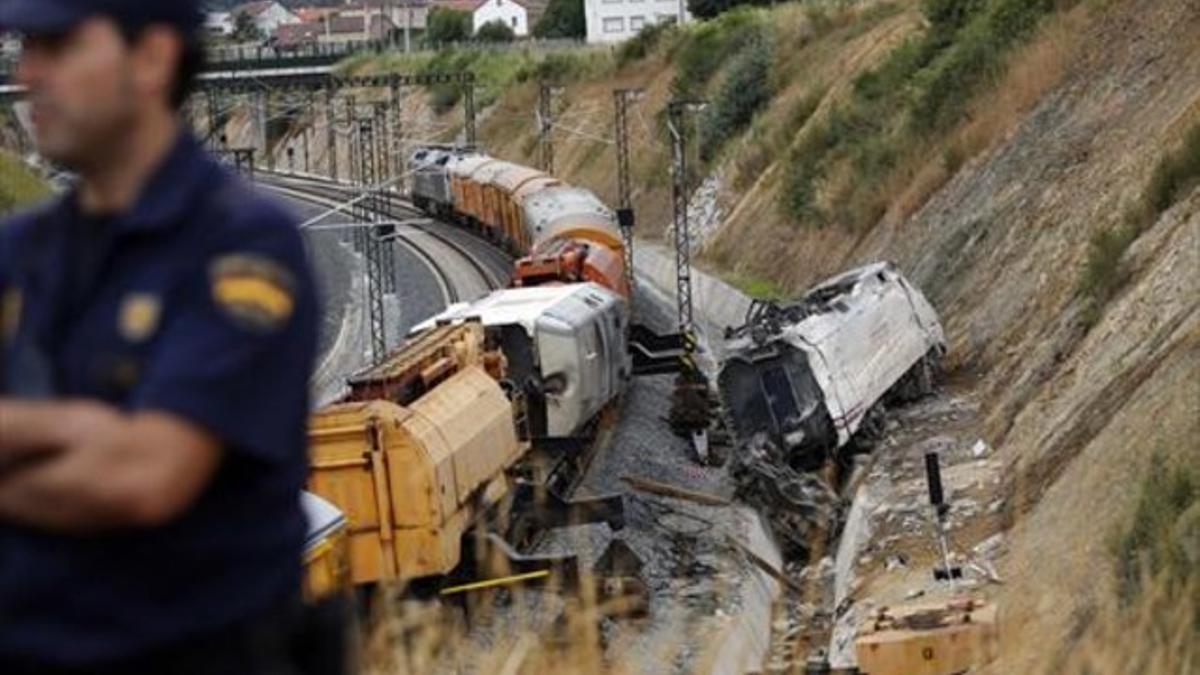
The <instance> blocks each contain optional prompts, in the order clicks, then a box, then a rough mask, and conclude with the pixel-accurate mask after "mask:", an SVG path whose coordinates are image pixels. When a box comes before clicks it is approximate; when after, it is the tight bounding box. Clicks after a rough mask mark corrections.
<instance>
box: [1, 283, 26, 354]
mask: <svg viewBox="0 0 1200 675" xmlns="http://www.w3.org/2000/svg"><path fill="white" fill-rule="evenodd" d="M23 307H24V302H23V298H22V297H21V291H20V290H18V289H16V288H10V289H8V290H6V291H4V293H3V294H0V338H4V340H5V341H11V340H13V339H15V338H16V337H17V330H18V329H20V327H21V310H22V308H23Z"/></svg>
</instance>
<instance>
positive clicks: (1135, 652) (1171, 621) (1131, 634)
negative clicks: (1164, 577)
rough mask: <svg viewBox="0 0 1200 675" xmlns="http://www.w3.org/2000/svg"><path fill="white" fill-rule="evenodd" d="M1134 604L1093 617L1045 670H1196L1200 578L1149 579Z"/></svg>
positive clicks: (1121, 673)
mask: <svg viewBox="0 0 1200 675" xmlns="http://www.w3.org/2000/svg"><path fill="white" fill-rule="evenodd" d="M1150 588H1151V589H1152V590H1151V592H1150V593H1148V594H1146V595H1145V596H1143V597H1142V599H1141V600H1140V601H1139V602H1138V603H1137V604H1136V605H1134V606H1133V607H1131V608H1129V609H1127V610H1125V611H1120V610H1112V611H1110V612H1108V613H1105V614H1104V615H1103V616H1100V617H1097V618H1093V619H1092V620H1091V621H1090V622H1089V624H1088V627H1087V628H1086V629H1084V630H1085V632H1084V635H1083V637H1082V639H1081V640H1080V641H1079V642H1078V643H1077V645H1076V646H1075V647H1074V648H1073V649H1072V650H1071V653H1070V655H1068V656H1067V657H1066V658H1065V659H1062V660H1058V659H1056V660H1055V661H1054V662H1051V663H1046V664H1045V665H1044V666H1043V667H1042V668H1041V669H1040V670H1039V671H1038V672H1042V673H1045V674H1046V675H1132V674H1135V673H1138V674H1144V675H1192V674H1194V673H1197V672H1200V581H1198V580H1196V579H1193V580H1192V582H1191V583H1190V584H1189V585H1188V586H1186V587H1185V588H1183V589H1179V588H1173V587H1171V586H1170V585H1169V584H1166V583H1162V582H1160V583H1157V584H1150Z"/></svg>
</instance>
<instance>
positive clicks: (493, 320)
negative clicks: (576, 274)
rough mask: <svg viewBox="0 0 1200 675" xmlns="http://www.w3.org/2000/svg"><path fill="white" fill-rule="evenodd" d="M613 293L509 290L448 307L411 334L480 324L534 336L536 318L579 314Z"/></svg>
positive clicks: (587, 286) (599, 289) (576, 288)
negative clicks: (516, 329) (446, 326)
mask: <svg viewBox="0 0 1200 675" xmlns="http://www.w3.org/2000/svg"><path fill="white" fill-rule="evenodd" d="M616 297H617V296H616V294H614V293H613V292H612V291H609V290H608V289H606V288H604V287H603V286H600V285H599V284H595V283H591V282H589V283H582V284H564V285H558V286H535V287H532V288H509V289H505V290H501V291H496V292H494V293H492V294H491V295H488V296H487V297H484V298H480V299H479V300H476V301H475V302H471V303H459V304H457V305H451V306H450V307H449V308H447V309H446V311H444V312H442V313H441V314H439V315H437V316H434V317H432V318H430V319H428V320H427V321H425V322H423V323H421V324H419V325H417V326H416V327H414V328H413V330H412V333H410V335H411V334H415V333H421V332H424V331H427V330H430V329H432V328H434V327H436V326H438V325H444V324H454V323H460V322H464V321H479V322H481V323H482V324H483V325H485V326H508V325H520V326H522V327H523V328H524V329H525V330H526V332H528V333H529V334H531V335H532V334H533V331H534V330H535V328H536V324H537V321H538V319H540V318H542V317H543V316H545V315H546V314H548V313H551V314H578V313H579V312H580V311H582V310H586V309H587V308H596V307H601V306H604V305H605V304H608V303H610V302H613V301H614V299H615V298H616Z"/></svg>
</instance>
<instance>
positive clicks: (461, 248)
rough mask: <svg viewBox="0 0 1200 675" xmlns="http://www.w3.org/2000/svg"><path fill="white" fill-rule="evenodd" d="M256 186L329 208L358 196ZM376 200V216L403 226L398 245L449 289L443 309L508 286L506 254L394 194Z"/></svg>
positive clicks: (300, 183) (315, 184)
mask: <svg viewBox="0 0 1200 675" xmlns="http://www.w3.org/2000/svg"><path fill="white" fill-rule="evenodd" d="M259 181H260V183H262V184H263V185H264V186H266V187H268V188H270V189H272V190H274V191H276V192H281V193H283V194H287V195H290V196H293V197H295V198H298V199H303V200H305V201H309V202H313V203H318V204H321V205H323V206H327V207H329V208H333V207H336V206H340V205H342V204H345V203H346V202H347V201H349V200H351V199H353V198H354V197H356V196H358V195H359V194H361V192H360V190H358V189H356V188H354V187H351V186H347V185H344V184H340V183H334V182H333V181H329V180H323V179H316V178H299V177H293V176H281V175H269V176H267V177H266V178H260V179H259ZM380 196H381V197H382V198H383V200H384V201H385V202H386V206H385V208H384V209H383V210H382V211H381V212H380V215H381V216H383V217H385V218H388V219H389V220H392V221H396V222H399V223H401V224H399V225H397V226H396V239H397V240H398V241H399V242H400V243H401V244H402V245H404V246H406V247H407V248H408V249H409V250H411V251H413V253H414V254H416V255H417V256H418V257H420V258H422V260H424V261H426V262H427V263H428V264H430V265H431V267H432V268H436V271H435V274H436V275H437V276H438V277H439V278H441V279H442V280H443V282H444V283H445V284H446V285H447V286H448V293H447V296H446V301H447V304H450V303H454V302H462V301H468V300H473V299H475V298H477V297H479V296H481V295H484V294H486V293H487V292H489V291H493V290H496V289H498V288H504V287H506V286H508V283H509V281H510V279H511V273H512V267H513V259H512V257H511V256H509V255H508V254H507V253H505V252H503V251H501V250H500V249H499V248H497V247H496V246H494V245H493V244H491V243H490V242H488V241H486V240H484V239H482V238H481V237H478V236H475V235H474V234H472V233H471V232H469V231H467V230H464V229H462V228H460V227H458V226H455V225H450V224H447V223H443V222H439V221H437V220H434V219H432V218H430V217H429V216H428V214H426V213H424V212H423V211H420V210H419V209H417V208H416V207H415V206H414V205H413V204H412V203H411V202H409V201H407V200H406V199H404V198H403V197H401V196H400V195H398V194H395V193H388V192H385V193H382V194H381V195H380ZM331 217H332V216H331ZM341 218H342V220H343V221H345V220H348V219H349V218H350V216H349V215H348V214H342V216H341ZM451 261H453V262H451ZM470 276H474V277H475V279H474V280H472V279H469V278H468V277H470Z"/></svg>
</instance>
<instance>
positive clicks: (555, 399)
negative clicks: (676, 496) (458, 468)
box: [411, 283, 632, 438]
mask: <svg viewBox="0 0 1200 675" xmlns="http://www.w3.org/2000/svg"><path fill="white" fill-rule="evenodd" d="M628 320H629V316H628V307H627V303H626V302H625V301H624V299H623V298H621V296H619V295H617V294H616V293H613V292H612V291H610V290H608V289H606V288H604V287H603V286H600V285H598V284H594V283H581V284H569V285H555V286H539V287H534V288H514V289H508V290H502V291H496V292H495V293H492V294H491V295H489V296H487V297H485V298H482V299H480V300H477V301H475V302H472V303H462V304H458V305H454V306H451V307H450V308H448V309H447V310H446V311H445V312H443V313H442V314H440V315H438V316H435V317H433V318H431V319H429V320H428V321H425V322H424V323H422V324H420V325H418V326H417V327H416V328H414V329H413V331H412V333H411V334H412V335H416V334H419V333H422V332H424V331H426V330H429V329H431V328H433V327H435V326H440V325H446V324H456V323H461V322H465V321H478V322H480V323H482V324H483V325H484V326H485V327H486V328H487V330H488V337H489V340H493V341H495V343H497V344H498V345H499V347H500V349H501V351H502V352H503V353H504V355H505V358H506V359H507V360H508V373H509V377H508V380H509V381H508V382H507V383H506V385H507V386H509V387H511V388H514V389H516V390H519V391H521V392H523V393H524V395H525V397H526V400H527V401H528V403H529V411H528V413H529V430H530V436H531V437H534V438H571V437H575V436H579V435H580V434H582V433H583V432H584V431H585V430H586V428H587V427H588V425H589V424H590V423H591V422H592V421H594V420H595V419H596V418H597V417H598V416H599V415H600V413H601V412H602V411H603V410H604V409H605V408H606V407H607V406H608V405H609V404H610V403H612V402H613V401H615V400H616V399H617V398H618V397H619V396H620V395H621V392H622V391H624V389H625V386H626V384H627V382H628V380H629V378H630V376H631V374H632V364H631V362H630V358H629V349H628V345H627V344H626V323H627V322H628Z"/></svg>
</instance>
